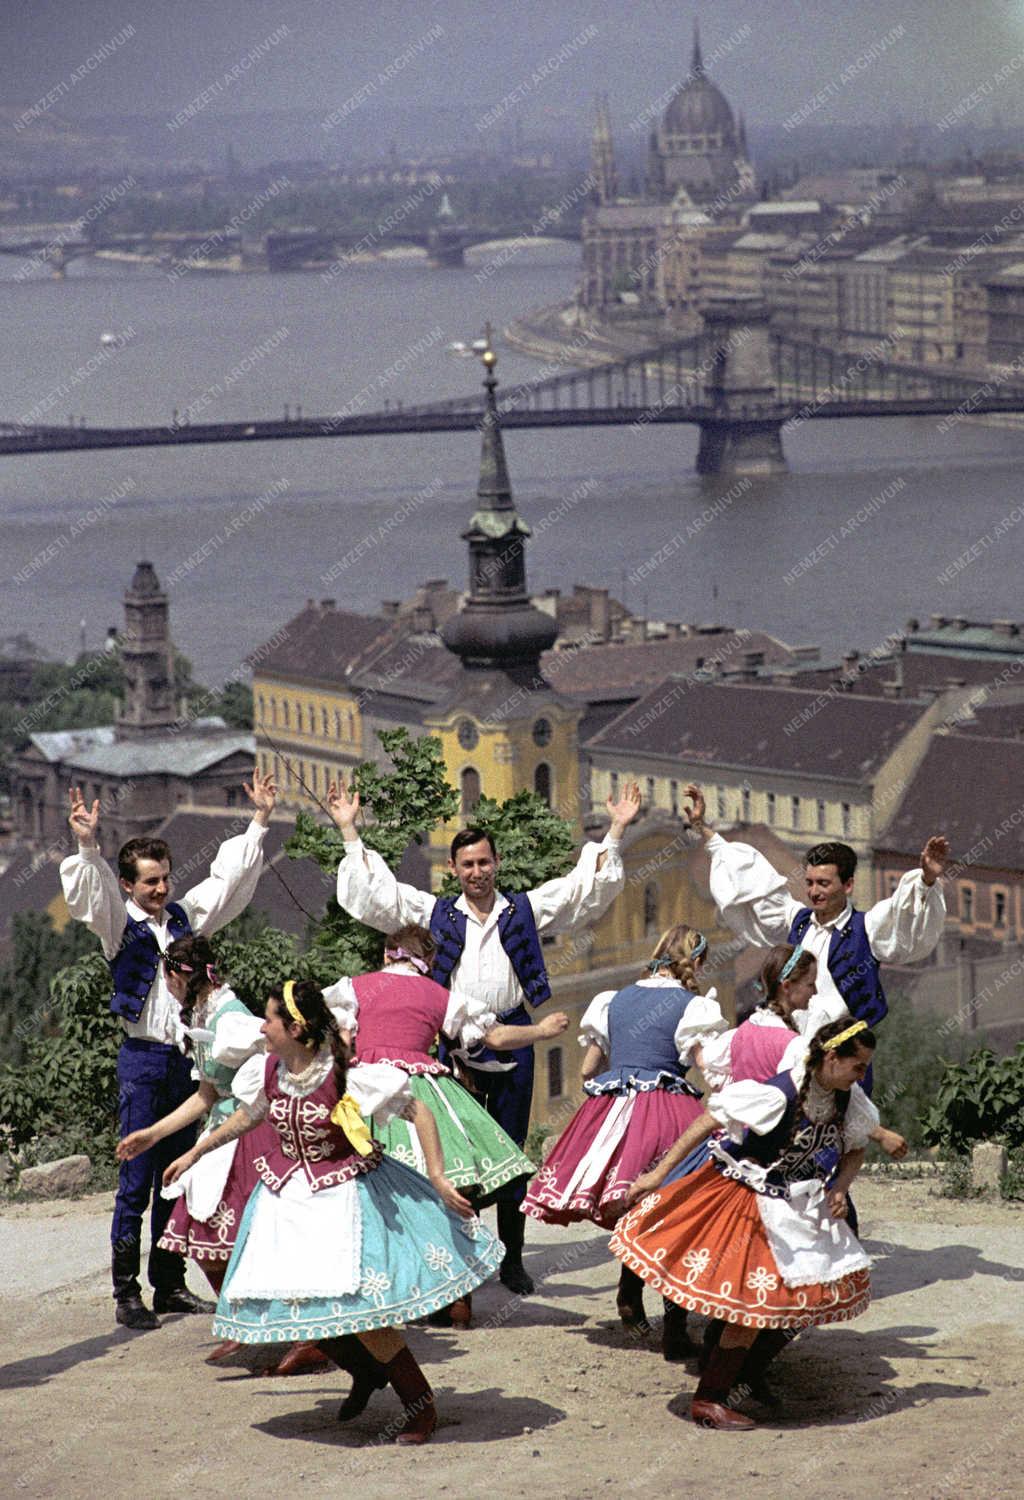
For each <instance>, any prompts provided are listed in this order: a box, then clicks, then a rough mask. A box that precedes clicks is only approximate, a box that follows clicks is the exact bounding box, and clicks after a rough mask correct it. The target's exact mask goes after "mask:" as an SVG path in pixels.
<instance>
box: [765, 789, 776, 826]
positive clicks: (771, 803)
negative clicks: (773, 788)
mask: <svg viewBox="0 0 1024 1500" xmlns="http://www.w3.org/2000/svg"><path fill="white" fill-rule="evenodd" d="M765 805H766V808H767V813H768V822H769V823H774V822H775V793H774V792H769V793H768V795H767V797H766V798H765Z"/></svg>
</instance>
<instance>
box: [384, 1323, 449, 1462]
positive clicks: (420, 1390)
mask: <svg viewBox="0 0 1024 1500" xmlns="http://www.w3.org/2000/svg"><path fill="white" fill-rule="evenodd" d="M387 1373H388V1379H389V1380H390V1382H391V1387H392V1389H393V1390H394V1392H395V1394H396V1395H397V1396H398V1399H399V1400H400V1401H401V1403H402V1406H403V1408H404V1410H405V1420H404V1422H403V1423H402V1426H401V1428H400V1430H399V1432H398V1433H397V1435H396V1437H395V1442H396V1443H425V1442H426V1441H427V1440H428V1438H429V1437H430V1434H431V1433H432V1432H433V1431H434V1428H435V1427H436V1426H437V1408H436V1407H435V1406H434V1393H433V1391H432V1390H431V1389H430V1386H429V1385H428V1384H427V1377H426V1376H425V1375H424V1373H423V1371H422V1370H421V1369H420V1367H419V1365H418V1364H417V1363H416V1360H415V1358H414V1357H413V1352H412V1350H411V1349H410V1348H409V1346H408V1344H406V1345H405V1347H404V1348H403V1349H400V1350H399V1352H398V1353H397V1354H396V1355H395V1357H394V1359H393V1360H391V1361H390V1362H389V1364H388V1366H387Z"/></svg>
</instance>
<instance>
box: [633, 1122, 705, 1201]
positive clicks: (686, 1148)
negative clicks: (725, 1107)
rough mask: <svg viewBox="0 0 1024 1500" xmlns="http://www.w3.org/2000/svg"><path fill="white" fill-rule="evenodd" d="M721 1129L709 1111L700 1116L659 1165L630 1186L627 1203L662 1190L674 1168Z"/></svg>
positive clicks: (670, 1148)
mask: <svg viewBox="0 0 1024 1500" xmlns="http://www.w3.org/2000/svg"><path fill="white" fill-rule="evenodd" d="M721 1128H722V1127H721V1124H720V1123H719V1121H718V1120H716V1119H715V1117H714V1115H712V1114H709V1113H708V1111H707V1110H705V1111H704V1113H703V1114H702V1115H698V1116H697V1118H696V1119H695V1120H694V1121H693V1123H692V1124H691V1125H688V1126H687V1128H686V1129H685V1130H684V1131H683V1133H682V1135H681V1136H680V1137H679V1139H678V1140H677V1141H676V1143H675V1145H674V1146H670V1147H669V1149H668V1150H667V1151H666V1152H665V1155H664V1156H663V1157H662V1158H661V1161H660V1162H659V1163H658V1165H657V1166H656V1167H653V1168H652V1169H651V1171H650V1172H644V1173H643V1175H642V1176H640V1177H638V1178H637V1179H636V1181H635V1182H634V1183H632V1184H631V1185H630V1189H629V1192H628V1193H627V1194H626V1202H627V1203H635V1202H636V1200H637V1199H638V1198H642V1197H643V1196H644V1194H645V1193H653V1192H654V1190H655V1189H656V1188H660V1187H661V1184H662V1183H663V1182H664V1181H665V1178H666V1177H667V1176H668V1174H669V1173H670V1172H671V1170H672V1168H673V1167H677V1166H678V1165H679V1163H680V1162H681V1161H684V1160H685V1158H686V1157H688V1156H689V1154H690V1152H691V1151H693V1150H694V1148H695V1147H697V1146H699V1145H700V1144H701V1142H702V1141H706V1140H707V1138H708V1136H709V1135H714V1133H715V1131H716V1130H721Z"/></svg>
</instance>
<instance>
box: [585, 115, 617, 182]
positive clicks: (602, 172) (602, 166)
mask: <svg viewBox="0 0 1024 1500" xmlns="http://www.w3.org/2000/svg"><path fill="white" fill-rule="evenodd" d="M591 156H592V159H593V172H594V193H595V195H596V198H597V201H598V203H614V202H615V200H616V198H617V197H618V196H619V178H618V173H617V172H616V170H615V148H614V146H613V145H612V127H611V122H610V120H609V116H608V95H607V94H601V95H599V97H598V101H597V121H596V123H595V125H594V134H593V137H592V139H591Z"/></svg>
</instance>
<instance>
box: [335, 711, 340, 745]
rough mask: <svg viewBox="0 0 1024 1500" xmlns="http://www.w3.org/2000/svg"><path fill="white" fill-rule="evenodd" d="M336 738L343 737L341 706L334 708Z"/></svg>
mask: <svg viewBox="0 0 1024 1500" xmlns="http://www.w3.org/2000/svg"><path fill="white" fill-rule="evenodd" d="M334 738H335V739H336V740H340V739H341V709H340V708H336V709H335V710H334Z"/></svg>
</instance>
